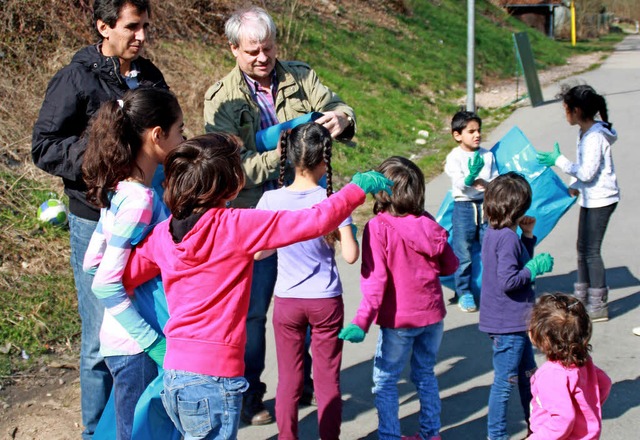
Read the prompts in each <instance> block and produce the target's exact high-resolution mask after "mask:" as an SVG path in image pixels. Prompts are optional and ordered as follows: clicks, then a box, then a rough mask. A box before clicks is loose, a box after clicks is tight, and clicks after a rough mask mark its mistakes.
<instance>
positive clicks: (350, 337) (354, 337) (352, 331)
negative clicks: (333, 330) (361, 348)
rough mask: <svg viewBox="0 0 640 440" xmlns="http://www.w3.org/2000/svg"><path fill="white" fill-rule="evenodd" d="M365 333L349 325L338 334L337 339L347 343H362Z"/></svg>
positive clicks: (355, 326) (353, 325)
mask: <svg viewBox="0 0 640 440" xmlns="http://www.w3.org/2000/svg"><path fill="white" fill-rule="evenodd" d="M365 335H366V333H365V332H364V330H362V329H361V328H360V327H358V326H357V325H355V324H349V325H348V326H346V327H345V328H343V329H342V330H340V333H339V334H338V338H340V339H344V340H345V341H349V342H362V341H364V336H365Z"/></svg>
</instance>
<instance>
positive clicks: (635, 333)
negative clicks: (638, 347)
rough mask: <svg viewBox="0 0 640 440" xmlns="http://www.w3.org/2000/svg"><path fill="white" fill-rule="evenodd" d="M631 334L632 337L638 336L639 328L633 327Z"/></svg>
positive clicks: (639, 334) (639, 333)
mask: <svg viewBox="0 0 640 440" xmlns="http://www.w3.org/2000/svg"><path fill="white" fill-rule="evenodd" d="M631 331H632V332H633V334H634V335H636V336H640V327H635V328H634V329H633V330H631Z"/></svg>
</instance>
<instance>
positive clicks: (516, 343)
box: [487, 332, 536, 440]
mask: <svg viewBox="0 0 640 440" xmlns="http://www.w3.org/2000/svg"><path fill="white" fill-rule="evenodd" d="M490 336H491V340H492V341H493V384H492V385H491V391H490V392H489V414H488V415H487V428H488V432H489V435H488V438H489V440H509V435H508V434H507V404H508V403H509V396H510V395H511V391H512V390H513V388H514V386H515V385H516V384H517V385H518V389H519V391H520V404H521V405H522V409H523V411H524V418H525V421H526V422H527V425H528V424H529V404H530V403H531V398H532V396H531V383H530V380H531V376H532V375H533V373H534V372H535V370H536V361H535V359H534V357H533V347H532V345H531V341H530V340H529V336H527V333H526V332H518V333H509V334H504V335H497V334H492V335H490Z"/></svg>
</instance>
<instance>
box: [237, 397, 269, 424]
mask: <svg viewBox="0 0 640 440" xmlns="http://www.w3.org/2000/svg"><path fill="white" fill-rule="evenodd" d="M263 396H264V394H263V393H251V394H245V395H244V397H243V399H242V412H241V413H240V418H241V419H242V421H243V422H244V423H247V424H249V425H268V424H269V423H271V422H273V416H272V415H271V413H270V412H269V410H268V409H267V408H266V407H265V406H264V403H263V402H262V397H263Z"/></svg>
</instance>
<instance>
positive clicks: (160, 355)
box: [144, 337, 167, 367]
mask: <svg viewBox="0 0 640 440" xmlns="http://www.w3.org/2000/svg"><path fill="white" fill-rule="evenodd" d="M144 351H145V352H146V353H147V354H148V355H149V357H150V358H151V359H153V361H154V362H155V363H156V364H158V365H159V366H160V367H162V364H164V356H165V354H167V340H166V339H165V338H163V337H160V338H158V339H157V340H156V342H154V343H153V344H151V345H150V346H149V347H147V348H146V349H145V350H144Z"/></svg>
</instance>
